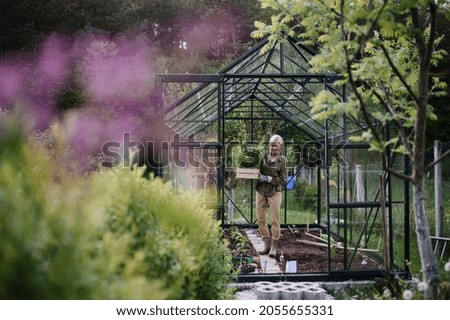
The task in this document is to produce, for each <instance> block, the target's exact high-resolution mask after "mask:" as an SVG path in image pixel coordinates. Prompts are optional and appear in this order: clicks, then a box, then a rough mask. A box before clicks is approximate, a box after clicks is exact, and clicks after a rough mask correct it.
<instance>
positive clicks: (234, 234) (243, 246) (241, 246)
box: [230, 226, 250, 255]
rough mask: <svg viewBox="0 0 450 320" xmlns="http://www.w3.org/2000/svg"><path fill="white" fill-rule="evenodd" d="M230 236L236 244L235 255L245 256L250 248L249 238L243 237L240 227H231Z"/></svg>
mask: <svg viewBox="0 0 450 320" xmlns="http://www.w3.org/2000/svg"><path fill="white" fill-rule="evenodd" d="M230 236H231V239H232V240H233V241H234V243H235V252H233V255H241V254H244V253H245V252H246V251H247V250H248V249H249V248H250V244H249V242H248V240H247V238H246V237H244V236H243V235H242V233H241V232H240V231H239V229H238V227H236V226H233V227H231V229H230Z"/></svg>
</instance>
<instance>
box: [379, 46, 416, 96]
mask: <svg viewBox="0 0 450 320" xmlns="http://www.w3.org/2000/svg"><path fill="white" fill-rule="evenodd" d="M380 47H381V50H383V53H384V56H385V57H386V59H387V61H388V63H389V66H390V67H391V69H392V71H394V74H395V75H396V76H397V77H398V78H399V79H400V81H401V83H402V84H403V85H404V86H405V88H406V90H407V91H408V94H409V95H410V96H411V97H412V98H413V99H414V101H417V96H416V94H415V93H414V92H413V91H412V89H411V87H410V86H409V85H408V84H407V83H406V81H405V79H404V77H403V76H402V74H401V73H400V71H399V70H398V68H397V66H396V65H395V64H394V62H393V61H392V59H391V56H390V55H389V52H388V51H387V49H386V47H385V46H384V45H383V44H381V46H380Z"/></svg>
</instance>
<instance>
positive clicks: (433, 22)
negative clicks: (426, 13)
mask: <svg viewBox="0 0 450 320" xmlns="http://www.w3.org/2000/svg"><path fill="white" fill-rule="evenodd" d="M428 6H429V9H430V38H429V39H428V44H427V55H426V58H425V65H427V66H429V65H430V62H431V58H432V57H433V52H434V50H433V47H434V41H435V40H436V20H437V10H436V4H435V3H434V1H429V2H428Z"/></svg>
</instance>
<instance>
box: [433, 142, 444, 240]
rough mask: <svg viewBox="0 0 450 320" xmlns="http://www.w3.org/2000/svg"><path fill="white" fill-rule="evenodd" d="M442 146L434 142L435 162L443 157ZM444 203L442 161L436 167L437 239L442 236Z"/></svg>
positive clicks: (435, 211) (435, 204) (435, 208)
mask: <svg viewBox="0 0 450 320" xmlns="http://www.w3.org/2000/svg"><path fill="white" fill-rule="evenodd" d="M441 151H442V144H441V142H440V141H439V140H436V141H434V160H435V161H436V160H437V159H439V157H440V156H441ZM442 212H443V202H442V161H440V162H438V163H436V164H435V165H434V214H435V230H434V235H435V236H436V237H441V236H442V223H443V215H442Z"/></svg>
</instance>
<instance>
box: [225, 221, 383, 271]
mask: <svg viewBox="0 0 450 320" xmlns="http://www.w3.org/2000/svg"><path fill="white" fill-rule="evenodd" d="M234 230H239V229H237V228H235V229H234ZM234 232H236V231H234ZM231 233H232V232H231V231H230V229H228V230H225V238H226V239H227V240H228V242H229V245H228V247H229V248H230V251H231V253H232V254H233V256H234V257H239V256H240V257H244V259H243V264H246V263H247V262H246V260H245V257H253V263H254V264H256V265H257V268H258V267H259V258H258V257H259V256H258V253H257V251H256V250H255V248H254V247H253V245H252V244H251V242H250V241H249V240H248V238H247V237H246V234H245V232H244V231H243V230H239V233H240V235H242V237H243V238H245V239H246V241H247V243H248V246H247V247H243V245H242V243H244V242H245V240H243V239H240V240H239V241H236V239H235V238H236V237H234V238H233V237H232V236H231ZM320 238H321V235H320V229H309V230H308V231H307V230H305V228H296V229H292V228H289V229H283V230H282V236H281V239H280V242H279V250H278V253H277V256H276V260H277V262H278V264H279V266H280V269H281V270H283V271H284V270H286V263H287V261H297V273H310V272H327V271H328V258H327V257H328V253H327V247H326V246H327V243H326V241H324V240H323V239H320ZM350 255H351V252H350V251H349V252H348V258H349V257H350ZM235 260H236V259H235ZM248 260H249V259H247V261H248ZM251 260H252V259H250V261H251ZM382 267H383V266H382V264H381V263H379V262H377V261H376V260H375V259H373V258H371V257H370V256H369V254H366V253H365V252H358V253H357V254H356V256H355V258H354V259H353V263H352V265H351V267H350V269H351V270H364V269H366V270H368V269H382ZM238 269H239V268H238ZM331 269H332V270H343V269H344V250H343V249H342V248H340V247H339V246H338V245H336V246H335V247H334V248H333V249H332V252H331ZM245 271H247V270H245ZM238 272H239V270H238ZM244 273H248V272H244Z"/></svg>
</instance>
